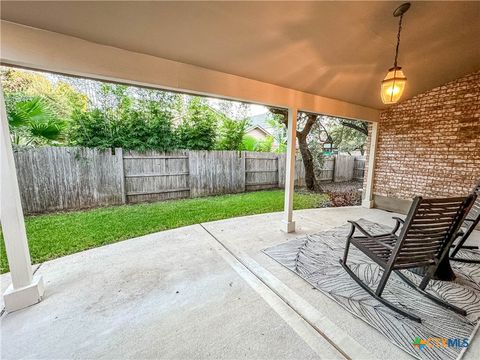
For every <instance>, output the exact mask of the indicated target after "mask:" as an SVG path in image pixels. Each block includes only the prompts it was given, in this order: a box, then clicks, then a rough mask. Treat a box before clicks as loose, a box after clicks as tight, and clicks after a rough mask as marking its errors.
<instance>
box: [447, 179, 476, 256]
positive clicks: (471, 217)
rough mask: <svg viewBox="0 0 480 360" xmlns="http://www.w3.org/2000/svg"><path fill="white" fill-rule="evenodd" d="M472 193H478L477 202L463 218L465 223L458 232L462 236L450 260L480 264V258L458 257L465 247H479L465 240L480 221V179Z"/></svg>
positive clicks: (458, 235)
mask: <svg viewBox="0 0 480 360" xmlns="http://www.w3.org/2000/svg"><path fill="white" fill-rule="evenodd" d="M472 194H476V195H477V199H476V200H475V203H474V204H473V206H472V208H471V209H470V211H469V213H468V215H467V217H466V218H465V220H463V224H462V225H461V226H460V228H461V230H460V231H459V232H458V234H457V237H459V238H460V240H459V241H458V243H457V244H456V245H455V244H454V245H453V247H454V249H453V251H452V253H451V254H450V260H454V261H461V262H465V263H475V264H479V263H480V261H479V260H474V259H467V258H461V257H458V256H457V254H458V251H459V250H460V249H461V248H463V249H478V246H471V245H465V241H467V239H468V237H469V236H470V234H471V233H472V231H473V230H474V229H475V227H476V226H477V225H478V223H479V222H480V181H479V182H478V183H477V185H476V186H475V187H474V188H473V190H472Z"/></svg>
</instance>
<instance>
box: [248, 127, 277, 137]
mask: <svg viewBox="0 0 480 360" xmlns="http://www.w3.org/2000/svg"><path fill="white" fill-rule="evenodd" d="M254 130H258V131H260V132H262V133H263V134H265V136H271V135H273V134H272V133H270V132H269V131H268V130H267V129H265V128H263V127H262V126H260V125H254V126H250V127H249V128H247V130H246V133H247V134H248V133H250V132H252V131H254Z"/></svg>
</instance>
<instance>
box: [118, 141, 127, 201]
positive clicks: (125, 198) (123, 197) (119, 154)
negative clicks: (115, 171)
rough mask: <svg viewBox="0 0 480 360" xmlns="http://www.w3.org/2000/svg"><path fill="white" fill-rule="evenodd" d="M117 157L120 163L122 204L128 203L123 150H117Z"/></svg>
mask: <svg viewBox="0 0 480 360" xmlns="http://www.w3.org/2000/svg"><path fill="white" fill-rule="evenodd" d="M115 154H116V156H118V161H119V168H120V169H119V175H120V191H121V192H122V203H124V204H126V203H127V190H126V188H125V168H124V164H123V148H117V149H116V150H115Z"/></svg>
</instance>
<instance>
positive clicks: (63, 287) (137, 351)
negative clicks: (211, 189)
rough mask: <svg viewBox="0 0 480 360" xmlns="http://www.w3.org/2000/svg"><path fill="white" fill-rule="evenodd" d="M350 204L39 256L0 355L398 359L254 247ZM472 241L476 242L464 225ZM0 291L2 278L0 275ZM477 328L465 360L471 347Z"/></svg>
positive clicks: (319, 222) (376, 216) (6, 322)
mask: <svg viewBox="0 0 480 360" xmlns="http://www.w3.org/2000/svg"><path fill="white" fill-rule="evenodd" d="M395 215H397V214H394V213H389V212H385V211H381V210H377V209H364V208H361V207H349V208H327V209H312V210H301V211H296V212H295V220H296V222H297V232H296V233H294V234H285V233H283V232H281V231H280V230H279V229H280V228H281V218H282V214H281V213H272V214H264V215H256V216H248V217H242V218H234V219H228V220H222V221H217V222H211V223H205V224H199V225H194V226H188V227H184V228H179V229H175V230H170V231H164V232H160V233H155V234H151V235H147V236H143V237H139V238H135V239H130V240H126V241H122V242H119V243H116V244H112V245H107V246H104V247H100V248H96V249H92V250H88V251H84V252H81V253H77V254H73V255H70V256H66V257H63V258H59V259H56V260H53V261H49V262H46V263H43V264H40V266H39V267H38V270H37V272H36V274H41V275H42V276H43V277H44V280H45V283H46V293H45V298H44V300H43V301H42V302H41V303H39V304H37V305H34V306H32V307H29V308H27V309H24V310H21V311H17V312H14V313H9V314H3V315H2V318H1V321H2V324H1V358H2V359H18V358H48V359H54V358H57V359H58V358H75V359H76V358H82V359H83V358H107V359H118V358H122V359H123V358H136V359H138V358H176V359H186V358H195V359H201V358H222V359H252V358H255V359H318V358H323V359H343V358H349V357H350V358H359V359H374V358H377V359H407V358H411V357H410V356H409V355H408V354H406V353H405V352H403V351H402V350H400V349H399V348H397V347H395V346H394V345H392V344H391V343H390V342H389V341H388V340H387V339H386V338H384V337H383V336H382V335H381V334H380V333H378V332H377V331H376V330H375V329H373V328H372V327H370V326H369V325H367V324H365V323H364V322H363V321H361V320H359V319H357V318H355V317H354V316H353V315H351V314H350V313H348V312H347V311H345V310H344V309H343V308H341V307H340V306H339V305H337V304H336V303H335V302H333V301H332V300H330V299H329V298H327V297H326V296H324V295H323V294H321V293H320V292H319V291H317V290H314V289H312V287H311V286H310V285H308V284H307V283H306V282H305V281H303V280H302V279H301V278H299V277H298V276H296V275H294V274H293V273H292V272H290V271H289V270H287V269H286V268H284V267H283V266H281V265H279V264H278V263H277V262H275V261H274V260H272V259H271V258H269V257H267V256H266V255H264V254H263V253H262V252H261V250H262V249H264V248H266V247H269V246H272V245H274V244H278V243H281V242H284V241H286V240H287V239H290V238H294V237H297V236H301V235H302V234H305V233H313V232H318V231H321V230H326V229H329V228H332V227H336V226H339V225H342V224H344V223H345V222H346V220H347V219H359V218H365V219H368V220H372V221H376V222H379V223H383V224H390V225H393V223H394V222H393V221H392V220H391V217H392V216H395ZM472 241H473V242H480V232H478V231H475V232H474V235H473V237H472ZM1 280H2V284H1V285H2V289H4V288H6V287H7V286H8V283H9V275H8V274H4V275H2V277H1ZM478 338H479V334H478V333H477V335H476V337H475V339H474V342H473V343H472V344H471V346H470V347H469V350H468V351H467V352H466V354H465V356H464V359H473V358H475V356H476V355H478V354H479V353H480V344H479V343H480V341H479V339H478Z"/></svg>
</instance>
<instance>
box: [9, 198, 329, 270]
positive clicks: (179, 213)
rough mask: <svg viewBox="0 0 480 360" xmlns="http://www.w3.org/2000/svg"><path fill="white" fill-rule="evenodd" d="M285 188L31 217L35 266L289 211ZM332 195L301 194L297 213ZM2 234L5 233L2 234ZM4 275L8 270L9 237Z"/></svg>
mask: <svg viewBox="0 0 480 360" xmlns="http://www.w3.org/2000/svg"><path fill="white" fill-rule="evenodd" d="M283 196H284V193H283V191H282V190H272V191H258V192H251V193H242V194H235V195H224V196H214V197H207V198H197V199H184V200H172V201H165V202H157V203H151V204H139V205H124V206H115V207H108V208H99V209H93V210H86V211H76V212H66V213H56V214H48V215H38V216H28V217H26V218H25V222H26V226H27V234H28V242H29V245H30V253H31V256H32V261H33V263H40V262H43V261H46V260H50V259H54V258H57V257H60V256H64V255H68V254H72V253H75V252H78V251H82V250H86V249H90V248H94V247H97V246H101V245H105V244H111V243H114V242H117V241H120V240H125V239H129V238H132V237H136V236H141V235H145V234H149V233H153V232H157V231H162V230H167V229H173V228H177V227H180V226H185V225H192V224H198V223H201V222H207V221H213V220H220V219H226V218H231V217H236V216H243V215H253V214H262V213H268V212H275V211H281V210H282V209H283ZM326 200H327V195H324V194H310V193H297V194H295V196H294V206H295V209H308V208H315V207H319V206H320V205H321V204H322V203H324V202H325V201H326ZM0 235H1V234H0ZM0 237H1V241H0V255H1V258H0V266H1V268H0V271H1V272H2V273H4V272H7V271H8V263H7V258H6V254H5V245H4V243H3V236H0Z"/></svg>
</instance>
